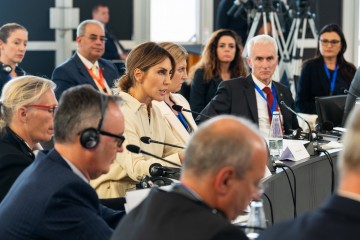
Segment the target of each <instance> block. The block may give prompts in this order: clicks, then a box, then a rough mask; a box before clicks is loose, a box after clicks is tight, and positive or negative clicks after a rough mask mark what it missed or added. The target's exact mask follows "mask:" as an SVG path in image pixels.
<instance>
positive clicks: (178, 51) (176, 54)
mask: <svg viewBox="0 0 360 240" xmlns="http://www.w3.org/2000/svg"><path fill="white" fill-rule="evenodd" d="M159 46H160V47H162V48H164V49H165V50H166V51H168V52H169V53H170V54H171V56H173V58H174V60H175V62H176V64H178V63H179V62H181V61H183V60H186V59H187V57H188V52H187V51H186V49H185V48H184V47H183V46H181V45H179V44H176V43H172V42H161V43H159Z"/></svg>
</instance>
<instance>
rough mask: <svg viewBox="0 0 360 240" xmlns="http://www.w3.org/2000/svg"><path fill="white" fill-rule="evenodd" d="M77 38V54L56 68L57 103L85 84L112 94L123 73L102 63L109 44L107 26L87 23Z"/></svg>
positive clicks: (94, 22) (91, 21)
mask: <svg viewBox="0 0 360 240" xmlns="http://www.w3.org/2000/svg"><path fill="white" fill-rule="evenodd" d="M76 35H77V37H76V43H77V51H76V53H75V54H74V55H73V56H72V57H71V58H70V59H68V60H67V61H66V62H65V63H63V64H61V65H60V66H58V67H57V68H55V70H54V72H53V74H52V77H51V78H52V80H53V81H54V82H55V83H56V85H57V88H56V89H55V94H56V97H57V99H60V97H61V94H62V93H63V92H64V91H65V90H66V89H68V88H70V87H73V86H77V85H81V84H90V85H91V86H93V87H94V88H95V89H98V90H99V91H100V92H103V93H106V94H110V92H111V90H110V88H111V87H112V86H113V84H114V80H116V79H117V78H118V77H119V72H118V70H117V69H116V67H115V65H114V64H113V63H112V62H110V61H108V60H105V59H101V56H102V55H103V53H104V49H105V42H106V37H105V32H104V26H103V25H102V24H101V23H100V22H99V21H96V20H85V21H83V22H81V23H80V24H79V26H78V28H77V32H76Z"/></svg>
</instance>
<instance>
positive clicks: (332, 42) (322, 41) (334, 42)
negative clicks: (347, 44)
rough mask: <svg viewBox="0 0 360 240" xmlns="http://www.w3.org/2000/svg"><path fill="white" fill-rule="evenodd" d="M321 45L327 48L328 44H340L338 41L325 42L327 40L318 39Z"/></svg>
mask: <svg viewBox="0 0 360 240" xmlns="http://www.w3.org/2000/svg"><path fill="white" fill-rule="evenodd" d="M320 42H321V45H323V46H328V45H329V44H330V45H331V46H335V45H338V44H339V43H340V40H327V39H320Z"/></svg>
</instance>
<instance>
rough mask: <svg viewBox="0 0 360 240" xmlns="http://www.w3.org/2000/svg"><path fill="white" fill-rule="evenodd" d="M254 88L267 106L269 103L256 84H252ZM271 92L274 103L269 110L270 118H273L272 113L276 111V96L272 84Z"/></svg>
mask: <svg viewBox="0 0 360 240" xmlns="http://www.w3.org/2000/svg"><path fill="white" fill-rule="evenodd" d="M254 87H255V89H256V91H257V92H258V93H259V94H260V96H261V97H262V98H263V99H264V100H265V101H266V103H267V104H268V106H269V103H268V101H267V99H266V97H265V94H264V93H263V91H262V90H261V89H260V88H259V86H258V85H256V83H254ZM271 92H272V94H273V95H274V102H273V105H272V106H271V107H270V106H269V109H270V114H271V117H272V116H273V112H274V111H275V110H276V105H277V95H276V90H275V87H274V84H271Z"/></svg>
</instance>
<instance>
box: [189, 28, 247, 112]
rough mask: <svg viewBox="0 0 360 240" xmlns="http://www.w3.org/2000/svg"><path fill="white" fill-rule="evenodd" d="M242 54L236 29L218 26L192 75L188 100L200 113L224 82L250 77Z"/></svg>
mask: <svg viewBox="0 0 360 240" xmlns="http://www.w3.org/2000/svg"><path fill="white" fill-rule="evenodd" d="M241 54H242V43H241V40H240V38H239V36H238V35H237V34H236V33H235V32H234V31H232V30H229V29H219V30H217V31H215V32H214V33H213V34H212V35H211V36H210V38H209V39H208V41H207V43H206V45H205V47H204V50H203V52H202V55H201V59H200V61H199V62H198V63H197V64H196V65H195V66H194V67H193V68H192V69H191V70H190V74H189V78H190V80H191V87H190V101H189V102H190V106H191V109H192V110H193V111H195V112H201V111H202V110H203V109H204V108H205V106H206V105H207V104H208V103H209V102H210V100H211V99H212V98H213V97H214V96H215V93H216V90H217V87H218V86H219V84H220V83H221V82H222V81H225V80H229V79H231V78H236V77H240V76H247V74H248V71H247V68H246V65H245V62H244V60H243V58H242V56H241ZM194 117H196V116H195V115H194Z"/></svg>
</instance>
